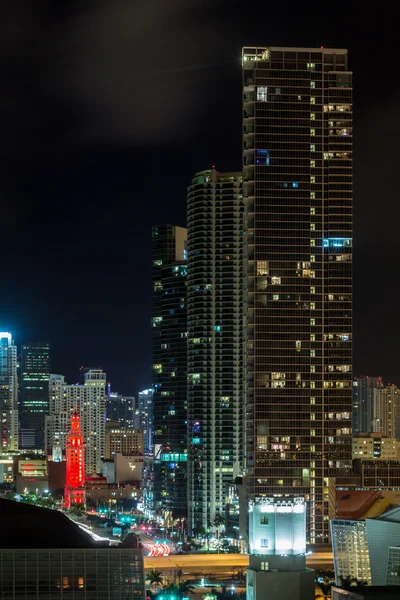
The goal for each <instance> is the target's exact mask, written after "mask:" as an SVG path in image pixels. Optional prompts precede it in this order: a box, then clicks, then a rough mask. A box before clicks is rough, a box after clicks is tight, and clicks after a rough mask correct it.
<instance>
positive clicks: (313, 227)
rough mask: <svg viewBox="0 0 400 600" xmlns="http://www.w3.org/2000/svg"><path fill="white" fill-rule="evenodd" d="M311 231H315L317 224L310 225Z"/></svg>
mask: <svg viewBox="0 0 400 600" xmlns="http://www.w3.org/2000/svg"><path fill="white" fill-rule="evenodd" d="M310 230H311V231H315V223H310Z"/></svg>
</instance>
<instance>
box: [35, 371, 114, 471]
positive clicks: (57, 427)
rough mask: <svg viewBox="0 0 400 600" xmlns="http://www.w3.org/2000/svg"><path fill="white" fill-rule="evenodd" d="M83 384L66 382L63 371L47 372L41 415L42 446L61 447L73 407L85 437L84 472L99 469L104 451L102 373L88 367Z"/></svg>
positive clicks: (104, 394)
mask: <svg viewBox="0 0 400 600" xmlns="http://www.w3.org/2000/svg"><path fill="white" fill-rule="evenodd" d="M84 381H85V383H84V384H83V385H79V384H74V385H68V384H67V382H66V381H65V378H64V375H50V381H49V394H50V415H49V416H48V417H46V419H45V424H46V425H45V448H46V452H47V454H52V453H53V450H54V449H59V448H61V450H63V451H65V450H66V445H67V435H68V431H69V424H70V419H71V415H72V414H73V412H74V408H75V407H76V409H77V411H78V413H79V415H81V425H82V432H83V436H84V439H85V465H86V469H87V471H88V473H93V472H96V471H98V470H99V469H100V459H101V458H103V457H104V453H105V421H106V374H105V373H103V371H102V370H101V369H89V370H88V371H87V372H86V373H85V379H84Z"/></svg>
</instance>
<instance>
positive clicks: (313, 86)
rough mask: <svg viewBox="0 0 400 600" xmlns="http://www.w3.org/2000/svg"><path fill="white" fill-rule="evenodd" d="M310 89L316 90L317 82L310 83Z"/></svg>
mask: <svg viewBox="0 0 400 600" xmlns="http://www.w3.org/2000/svg"><path fill="white" fill-rule="evenodd" d="M310 88H311V89H313V90H314V89H315V81H310Z"/></svg>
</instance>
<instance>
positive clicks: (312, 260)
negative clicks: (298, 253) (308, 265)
mask: <svg viewBox="0 0 400 600" xmlns="http://www.w3.org/2000/svg"><path fill="white" fill-rule="evenodd" d="M310 261H311V262H315V255H314V254H311V256H310Z"/></svg>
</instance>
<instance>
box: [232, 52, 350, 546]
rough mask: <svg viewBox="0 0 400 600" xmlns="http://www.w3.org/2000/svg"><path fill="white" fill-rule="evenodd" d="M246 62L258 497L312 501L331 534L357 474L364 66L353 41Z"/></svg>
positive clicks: (254, 487)
mask: <svg viewBox="0 0 400 600" xmlns="http://www.w3.org/2000/svg"><path fill="white" fill-rule="evenodd" d="M242 58H243V197H244V203H245V286H246V289H245V302H246V316H245V319H246V327H245V335H246V359H245V361H246V372H247V376H246V386H247V389H246V404H247V408H246V411H247V417H246V420H247V482H248V493H249V495H250V496H252V495H263V494H288V493H290V494H293V493H294V494H296V495H299V496H301V497H304V498H306V501H307V506H308V512H309V514H308V525H307V539H308V541H309V542H311V543H318V542H319V543H321V542H322V543H326V542H328V540H329V520H328V504H329V502H328V479H329V478H330V477H337V476H343V475H346V474H349V473H350V472H351V453H352V448H351V417H352V414H351V413H352V74H351V72H349V70H348V64H347V63H348V56H347V51H346V50H342V49H324V48H318V49H317V48H315V49H314V48H279V47H270V48H267V47H262V48H261V47H258V48H256V47H253V48H244V50H243V57H242Z"/></svg>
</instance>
